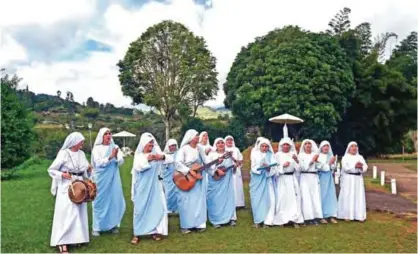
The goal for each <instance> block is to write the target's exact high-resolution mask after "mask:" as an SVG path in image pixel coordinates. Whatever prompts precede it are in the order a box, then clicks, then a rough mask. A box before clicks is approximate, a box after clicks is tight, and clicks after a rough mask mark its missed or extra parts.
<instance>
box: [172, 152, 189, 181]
mask: <svg viewBox="0 0 418 254" xmlns="http://www.w3.org/2000/svg"><path fill="white" fill-rule="evenodd" d="M185 147H186V146H183V147H181V148H180V149H179V151H178V152H177V156H176V160H175V161H174V162H175V167H176V170H177V171H179V172H180V173H182V174H183V175H187V173H189V170H190V168H189V167H187V166H186V164H185V157H186V155H185V151H184V149H185Z"/></svg>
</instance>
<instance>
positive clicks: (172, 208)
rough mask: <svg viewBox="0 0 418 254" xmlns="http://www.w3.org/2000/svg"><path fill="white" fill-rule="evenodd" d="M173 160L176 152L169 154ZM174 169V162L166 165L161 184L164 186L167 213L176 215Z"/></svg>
mask: <svg viewBox="0 0 418 254" xmlns="http://www.w3.org/2000/svg"><path fill="white" fill-rule="evenodd" d="M171 155H172V156H173V159H174V160H175V158H176V155H177V152H174V153H172V154H171ZM175 169H176V165H175V163H174V162H172V163H169V164H166V165H165V166H164V170H163V176H162V177H163V184H164V192H165V197H166V200H167V209H168V213H176V212H177V209H178V208H177V202H178V201H177V196H178V188H177V186H176V185H175V184H174V181H173V173H174V170H175Z"/></svg>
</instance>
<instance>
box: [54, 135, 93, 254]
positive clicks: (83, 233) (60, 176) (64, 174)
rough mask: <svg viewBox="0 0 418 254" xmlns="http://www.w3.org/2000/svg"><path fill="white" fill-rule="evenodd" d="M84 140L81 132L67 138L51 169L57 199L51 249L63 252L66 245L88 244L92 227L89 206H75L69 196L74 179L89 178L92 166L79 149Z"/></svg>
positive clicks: (83, 204)
mask: <svg viewBox="0 0 418 254" xmlns="http://www.w3.org/2000/svg"><path fill="white" fill-rule="evenodd" d="M83 143H84V137H83V135H82V134H81V133H79V132H73V133H71V134H70V135H68V136H67V138H66V139H65V142H64V145H63V146H62V148H61V150H60V151H59V152H58V154H57V157H56V158H55V160H54V162H52V164H51V166H49V168H48V173H49V175H50V176H51V178H52V187H51V193H52V195H54V196H55V197H56V200H55V208H54V218H53V221H52V233H51V243H50V244H51V246H54V247H55V246H57V247H58V248H59V251H60V252H61V253H66V252H68V249H67V245H69V244H82V243H88V242H89V241H90V239H89V224H88V215H87V203H85V202H82V203H80V204H76V203H74V202H73V201H71V199H70V197H69V188H71V184H72V181H73V180H83V178H88V177H89V172H90V171H91V166H90V165H89V163H88V161H87V158H86V155H85V154H84V152H83V151H82V150H80V148H81V147H82V146H83Z"/></svg>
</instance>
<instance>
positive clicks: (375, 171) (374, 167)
mask: <svg viewBox="0 0 418 254" xmlns="http://www.w3.org/2000/svg"><path fill="white" fill-rule="evenodd" d="M376 178H377V167H376V166H373V179H376Z"/></svg>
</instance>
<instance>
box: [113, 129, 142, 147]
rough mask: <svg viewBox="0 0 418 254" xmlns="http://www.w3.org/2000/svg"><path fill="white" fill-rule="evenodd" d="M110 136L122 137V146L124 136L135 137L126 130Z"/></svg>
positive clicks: (124, 139) (124, 140)
mask: <svg viewBox="0 0 418 254" xmlns="http://www.w3.org/2000/svg"><path fill="white" fill-rule="evenodd" d="M112 137H114V138H123V147H125V143H126V138H133V137H136V135H135V134H133V133H130V132H127V131H121V132H119V133H116V134H113V135H112Z"/></svg>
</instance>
